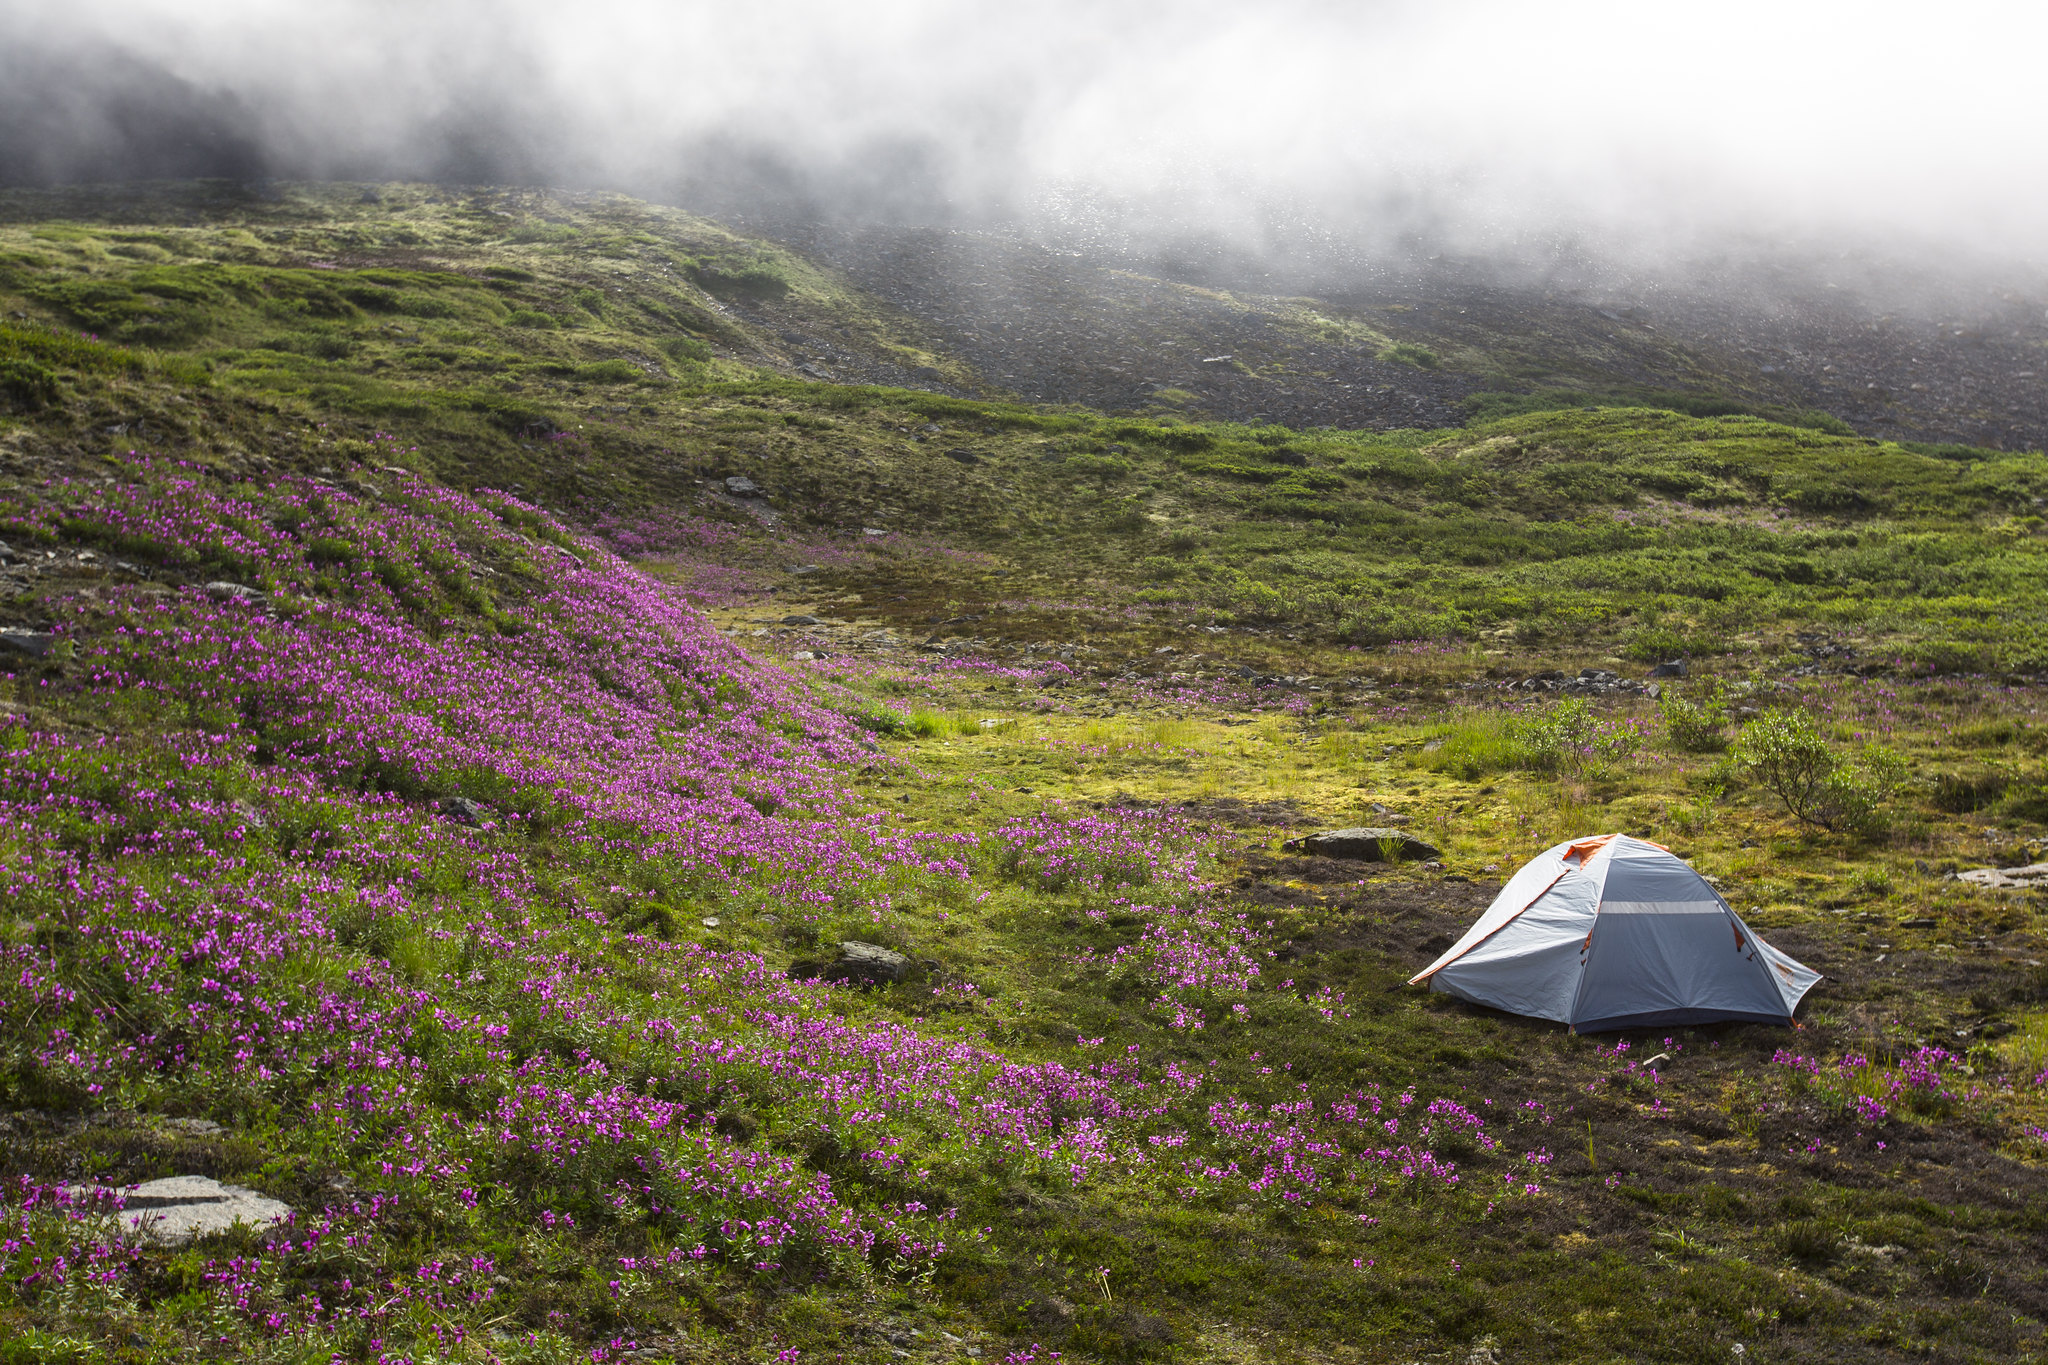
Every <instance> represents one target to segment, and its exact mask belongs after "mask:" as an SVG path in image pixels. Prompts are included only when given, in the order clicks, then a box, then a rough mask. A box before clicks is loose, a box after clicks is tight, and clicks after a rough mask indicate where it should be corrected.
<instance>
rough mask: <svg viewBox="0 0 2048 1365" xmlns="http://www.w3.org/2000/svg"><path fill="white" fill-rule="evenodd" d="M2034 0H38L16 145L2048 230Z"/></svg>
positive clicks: (715, 191) (1330, 222) (1306, 218)
mask: <svg viewBox="0 0 2048 1365" xmlns="http://www.w3.org/2000/svg"><path fill="white" fill-rule="evenodd" d="M2044 29H2048V21H2044V20H2043V18H2042V17H2041V15H2040V12H2039V11H2038V9H2037V8H2035V7H2031V6H2022V5H2012V4H1998V3H1994V4H1976V5H1964V6H1959V7H1956V6H1952V7H1948V8H1946V9H1944V10H1942V11H1941V13H1940V15H1939V17H1938V19H1937V17H1936V16H1935V15H1934V12H1933V11H1930V10H1925V9H1923V8H1921V7H1909V6H1900V5H1880V6H1875V7H1872V6H1867V5H1865V6H1851V5H1845V4H1834V3H1806V4H1799V5H1792V6H1773V5H1764V4H1760V3H1752V2H1751V0H1743V2H1742V3H1736V4H1730V5H1723V6H1718V7H1716V8H1715V9H1714V11H1713V12H1712V14H1711V15H1710V16H1707V15H1700V14H1677V13H1672V14H1655V13H1646V12H1645V11H1643V10H1642V9H1641V8H1640V7H1631V6H1623V5H1619V4H1614V3H1606V2H1605V0H1575V2H1574V3H1568V4H1563V5H1546V6H1541V7H1531V6H1517V5H1509V4H1502V3H1496V0H1465V2H1464V3H1455V4H1446V5H1420V4H1410V3H1398V2H1396V3H1375V4H1363V5H1361V4H1331V3H1323V2H1322V0H1293V2H1292V3H1283V4H1275V5H1265V6H1259V7H1256V8H1255V9H1249V8H1245V7H1234V6H1226V5H1222V4H1218V3H1209V2H1208V0H1203V2H1202V3H1195V4H1183V5H1166V4H1160V3H1151V2H1150V0H1127V2H1126V3H1119V4H1115V5H1084V4H1077V3H1065V2H1064V0H1063V2H1062V3H1053V4H1042V5H1033V6H1023V7H1016V6H998V5H992V4H976V5H969V6H956V5H940V4H936V3H932V2H931V0H892V2H891V3H884V4H879V5H867V6H860V7H857V8H855V9H847V8H845V7H835V6H827V5H823V4H818V3H813V2H812V0H798V2H796V3H779V4H768V5H758V6H724V5H720V6H714V5H707V4H701V3H697V4H683V5H655V4H650V3H646V2H645V0H603V2H602V3H596V4H589V5H581V6H575V7H567V8H565V7H557V6H548V5H542V4H538V3H530V2H528V0H518V2H515V3H507V4H492V5H480V4H474V3H466V2H457V3H443V4H434V5H423V6H421V5H395V4H388V3H380V2H377V0H345V2H344V3H337V4H331V5H324V6H320V7H317V8H306V7H299V6H290V5H284V4H279V3H272V2H270V0H232V2H231V3H210V4H205V5H200V4H194V3H191V2H190V0H85V3H81V4H64V5H58V4H54V3H48V2H47V0H13V3H11V4H9V5H8V6H6V7H5V10H4V13H0V53H4V54H5V55H4V56H0V180H4V181H5V182H7V183H13V184H23V183H53V182H63V181H76V180H104V179H129V178H137V177H148V176H165V177H167V176H184V175H219V176H226V177H230V178H238V179H247V178H252V177H259V176H263V175H275V176H286V177H297V178H315V177H325V178H365V179H370V178H374V179H389V178H402V177H416V178H422V179H434V180H445V181H463V182H473V183H481V182H492V183H529V184H531V183H549V184H555V185H564V186H571V187H596V188H613V189H623V190H627V191H629V192H633V193H638V194H643V195H647V196H649V197H654V198H661V199H668V200H674V201H684V202H689V203H691V204H693V205H694V206H703V207H709V208H711V209H714V210H723V211H739V210H752V211H755V212H773V213H778V214H782V215H785V216H810V217H816V218H820V219H826V220H832V221H869V220H877V219H879V220H884V221H911V222H927V223H929V222H959V221H975V222H991V221H995V222H1005V223H1021V224H1024V225H1026V226H1027V227H1029V229H1030V230H1031V231H1033V232H1035V233H1038V234H1041V235H1045V236H1050V237H1053V238H1056V239H1060V240H1076V241H1084V242H1091V243H1097V244H1100V243H1105V242H1106V243H1110V244H1127V243H1131V242H1136V243H1139V244H1143V245H1150V244H1153V243H1161V242H1163V243H1167V244H1174V243H1180V244H1186V243H1189V242H1205V243H1212V244H1221V246H1223V247H1227V249H1228V250H1230V251H1233V252H1236V253H1238V254H1240V255H1243V256H1247V257H1280V258H1300V259H1306V260H1310V261H1320V262H1324V263H1341V262H1342V261H1344V260H1345V258H1346V256H1347V254H1351V255H1355V254H1357V253H1359V252H1361V251H1363V252H1366V253H1368V254H1372V255H1382V254H1385V253H1386V252H1387V251H1388V250H1389V249H1390V248H1394V249H1399V250H1400V251H1401V253H1402V254H1404V255H1405V254H1413V255H1417V256H1419V257H1421V258H1423V259H1427V257H1428V256H1430V255H1433V254H1439V253H1444V252H1449V253H1454V254H1460V255H1464V256H1478V255H1483V256H1486V257H1489V258H1506V259H1513V260H1518V261H1539V262H1545V263H1555V262H1558V261H1560V260H1565V259H1568V258H1570V257H1571V256H1572V255H1574V254H1575V253H1576V254H1582V255H1583V254H1590V255H1592V256H1596V257H1598V258H1600V259H1602V260H1606V261H1622V262H1629V263H1642V262H1646V261H1647V262H1662V261H1665V260H1667V259H1674V258H1683V259H1693V258H1697V257H1699V256H1700V255H1701V254H1702V253H1709V254H1710V253H1712V252H1714V251H1717V250H1721V249H1724V248H1725V247H1726V246H1727V244H1729V243H1731V242H1739V243H1743V244H1745V246H1746V247H1754V246H1755V245H1757V244H1760V243H1761V244H1777V243H1783V242H1786V241H1796V242H1799V243H1801V244H1802V245H1810V244H1813V243H1821V244H1825V245H1827V246H1829V247H1837V248H1838V247H1841V246H1844V245H1847V246H1855V247H1861V246H1863V245H1866V244H1875V245H1880V246H1883V247H1886V248H1888V249H1890V250H1892V251H1894V252H1896V253H1901V254H1903V255H1904V256H1906V257H1908V258H1922V259H1929V258H1935V257H1946V256H1951V255H1953V254H1954V253H1956V252H1959V251H1960V252H1965V253H1969V254H1973V255H1975V254H1983V255H1989V256H1991V257H1994V258H2001V257H2020V258H2038V255H2039V246H2038V243H2039V242H2040V241H2041V240H2043V237H2042V228H2043V227H2044V226H2048V134H2044V133H2043V131H2042V126H2041V121H2040V120H2039V119H2038V118H2037V117H2035V116H2034V113H2033V111H2032V110H2031V109H2030V107H2029V104H2030V100H2031V95H2030V91H2031V89H2032V87H2033V73H2032V71H2031V70H2030V69H2029V67H2030V63H2031V62H2032V60H2033V59H2032V57H2031V55H2030V54H2032V53H2035V52H2038V51H2039V50H2040V41H2039V40H2040V39H2041V38H2042V37H2043V36H2048V33H2044Z"/></svg>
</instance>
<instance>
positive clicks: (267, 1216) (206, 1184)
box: [72, 1175, 292, 1246]
mask: <svg viewBox="0 0 2048 1365" xmlns="http://www.w3.org/2000/svg"><path fill="white" fill-rule="evenodd" d="M72 1192H73V1193H74V1194H87V1193H98V1192H104V1193H109V1194H122V1193H124V1191H121V1190H116V1189H108V1188H106V1187H101V1186H91V1185H80V1186H76V1187H74V1188H73V1191H72ZM125 1194H126V1196H127V1201H126V1206H125V1207H124V1208H123V1209H122V1210H121V1214H120V1218H121V1226H122V1227H124V1228H127V1229H128V1230H129V1231H131V1232H140V1233H141V1234H142V1235H143V1236H145V1237H148V1238H149V1239H151V1240H152V1241H156V1242H161V1243H163V1244H164V1245H166V1246H177V1245H179V1244H181V1243H184V1242H189V1241H191V1240H192V1239H193V1238H195V1237H204V1236H207V1235H208V1234H210V1233H215V1232H226V1231H227V1230H228V1229H229V1228H232V1227H234V1226H235V1225H236V1224H238V1223H239V1224H241V1225H243V1226H246V1227H252V1228H267V1227H270V1226H271V1225H273V1224H275V1223H281V1222H283V1221H284V1220H285V1219H287V1218H289V1217H290V1216H291V1213H292V1209H291V1205H289V1204H284V1203H280V1202H279V1201H277V1200H275V1199H272V1198H270V1197H269V1196H267V1195H261V1194H258V1193H256V1191H254V1190H250V1189H244V1188H243V1187H242V1186H240V1185H223V1184H221V1183H220V1182H219V1181H218V1180H209V1179H207V1178H206V1177H205V1176H201V1175H173V1176H167V1177H165V1178H164V1179H162V1180H148V1181H144V1182H143V1183H142V1184H140V1185H137V1186H135V1187H134V1188H133V1189H130V1190H127V1191H125Z"/></svg>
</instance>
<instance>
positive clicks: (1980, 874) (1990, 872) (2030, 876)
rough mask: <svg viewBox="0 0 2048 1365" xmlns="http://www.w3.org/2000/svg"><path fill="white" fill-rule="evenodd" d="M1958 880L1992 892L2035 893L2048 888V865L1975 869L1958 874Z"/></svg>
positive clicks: (2036, 864) (2033, 864)
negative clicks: (2034, 891)
mask: <svg viewBox="0 0 2048 1365" xmlns="http://www.w3.org/2000/svg"><path fill="white" fill-rule="evenodd" d="M1956 880H1957V881H1959V882H1968V883H1969V884H1970V885H1972V886H1982V887H1986V888H1988V889H1989V890H1992V891H2033V890H2038V889H2042V888H2048V863H2029V864H2028V865H2027V866H2025V867H1973V868H1971V869H1970V870H1969V871H1967V872H1958V873H1956Z"/></svg>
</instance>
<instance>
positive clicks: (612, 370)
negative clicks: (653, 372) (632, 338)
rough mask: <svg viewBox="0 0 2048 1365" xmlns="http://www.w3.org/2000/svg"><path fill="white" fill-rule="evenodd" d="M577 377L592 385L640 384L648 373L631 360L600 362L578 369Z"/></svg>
mask: <svg viewBox="0 0 2048 1365" xmlns="http://www.w3.org/2000/svg"><path fill="white" fill-rule="evenodd" d="M576 377H577V378H578V379H582V380H586V381H588V382H589V383H592V384H638V383H639V382H640V381H642V380H644V379H646V378H647V372H646V371H645V370H643V369H641V368H640V367H639V366H638V365H635V364H634V363H633V362H632V361H630V360H600V361H598V362H596V363H595V364H592V365H584V366H581V367H580V368H578V369H577V371H576Z"/></svg>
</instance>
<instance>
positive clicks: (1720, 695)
mask: <svg viewBox="0 0 2048 1365" xmlns="http://www.w3.org/2000/svg"><path fill="white" fill-rule="evenodd" d="M1657 709H1658V710H1659V711H1660V712H1662V713H1663V716H1664V732H1665V734H1666V735H1667V736H1668V737H1669V739H1670V741H1671V747H1672V748H1674V749H1677V750H1679V751H1680V752H1681V753H1688V754H1717V753H1719V752H1721V751H1722V750H1723V749H1725V748H1727V747H1728V700H1727V696H1726V694H1725V693H1724V691H1723V690H1722V688H1721V687H1720V686H1718V685H1717V686H1716V687H1715V688H1714V690H1713V692H1712V693H1711V694H1709V695H1708V696H1707V697H1706V698H1704V699H1703V700H1699V701H1694V700H1693V699H1691V698H1689V697H1687V696H1684V695H1683V694H1681V693H1680V692H1678V691H1677V690H1676V689H1675V688H1666V689H1665V691H1664V695H1663V696H1661V697H1659V698H1658V699H1657Z"/></svg>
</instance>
